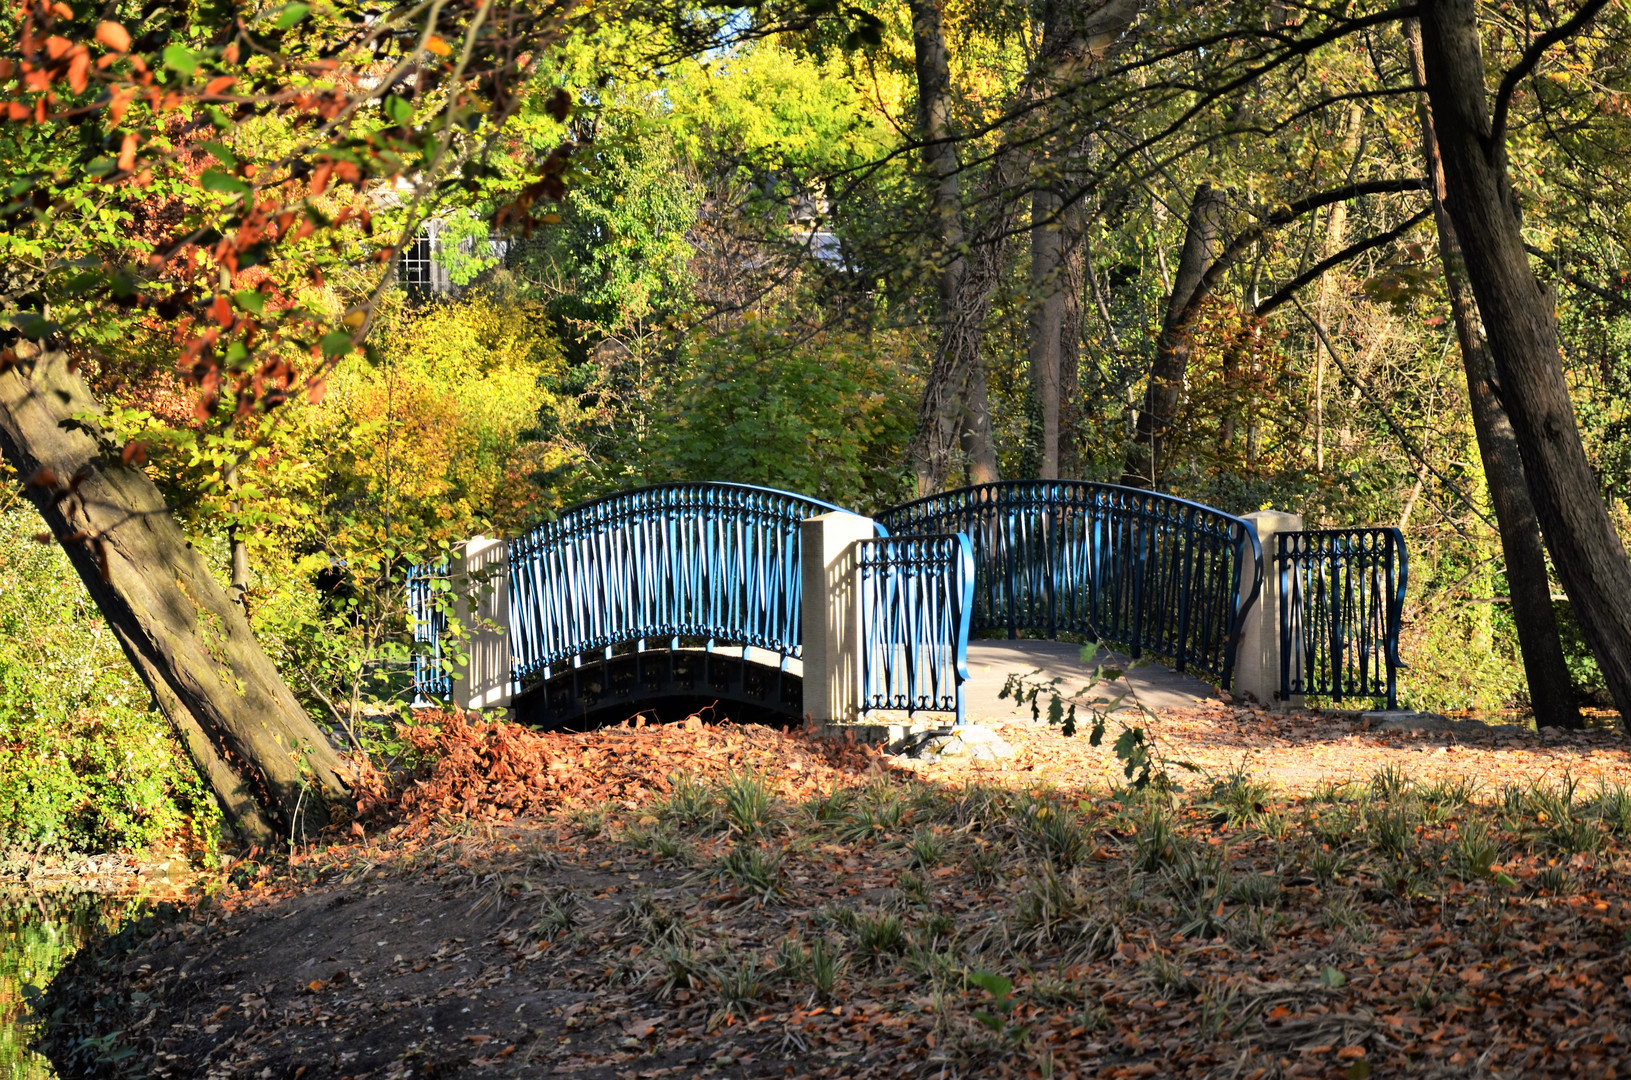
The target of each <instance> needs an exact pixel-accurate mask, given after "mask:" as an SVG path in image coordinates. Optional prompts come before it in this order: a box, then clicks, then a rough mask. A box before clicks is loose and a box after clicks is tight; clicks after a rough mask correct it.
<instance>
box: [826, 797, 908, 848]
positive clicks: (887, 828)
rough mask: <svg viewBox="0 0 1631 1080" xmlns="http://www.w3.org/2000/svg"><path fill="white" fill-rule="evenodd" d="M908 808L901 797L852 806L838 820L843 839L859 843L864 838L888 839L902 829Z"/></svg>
mask: <svg viewBox="0 0 1631 1080" xmlns="http://www.w3.org/2000/svg"><path fill="white" fill-rule="evenodd" d="M905 816H906V808H905V807H904V806H902V805H901V804H900V800H899V799H887V800H885V801H883V802H868V803H866V804H864V805H861V806H856V807H852V808H851V809H850V810H849V811H848V812H846V813H845V814H844V816H843V817H842V818H840V819H839V821H838V836H839V839H841V840H846V841H848V842H850V843H852V844H853V843H858V842H860V841H862V840H875V839H886V838H888V837H890V836H892V835H894V833H895V832H896V831H898V830H899V829H900V826H901V822H902V820H903V819H904V818H905Z"/></svg>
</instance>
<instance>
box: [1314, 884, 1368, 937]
mask: <svg viewBox="0 0 1631 1080" xmlns="http://www.w3.org/2000/svg"><path fill="white" fill-rule="evenodd" d="M1320 923H1321V925H1323V926H1325V927H1326V928H1327V929H1329V930H1340V931H1342V932H1344V933H1346V934H1347V935H1348V937H1349V938H1350V939H1351V940H1353V941H1359V942H1365V941H1369V940H1370V939H1371V921H1370V915H1369V914H1368V913H1367V912H1366V911H1365V906H1364V905H1363V904H1361V903H1360V902H1359V901H1358V900H1357V899H1356V898H1355V897H1354V895H1353V894H1352V893H1337V894H1335V895H1332V896H1330V897H1328V898H1327V899H1326V901H1325V903H1324V904H1323V905H1322V906H1321V907H1320Z"/></svg>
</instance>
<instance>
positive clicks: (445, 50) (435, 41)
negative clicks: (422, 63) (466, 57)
mask: <svg viewBox="0 0 1631 1080" xmlns="http://www.w3.org/2000/svg"><path fill="white" fill-rule="evenodd" d="M425 50H426V51H427V52H433V53H435V54H436V55H437V56H451V55H453V46H451V45H449V44H448V43H447V42H445V41H443V40H442V39H441V38H440V37H438V36H437V35H435V34H432V35H431V36H430V37H428V38H426V39H425Z"/></svg>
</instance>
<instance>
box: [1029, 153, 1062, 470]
mask: <svg viewBox="0 0 1631 1080" xmlns="http://www.w3.org/2000/svg"><path fill="white" fill-rule="evenodd" d="M1062 203H1063V200H1062V199H1060V197H1059V193H1058V192H1057V191H1055V190H1053V189H1052V187H1051V186H1048V185H1046V184H1044V185H1040V186H1038V187H1037V189H1036V190H1035V191H1033V192H1032V193H1031V320H1030V330H1031V342H1030V348H1029V350H1028V357H1027V359H1028V360H1029V362H1030V369H1031V393H1033V394H1034V395H1035V396H1036V404H1037V411H1038V412H1040V413H1041V416H1042V447H1041V451H1042V452H1041V455H1040V458H1039V460H1038V462H1037V467H1036V475H1037V477H1038V478H1039V479H1042V480H1056V479H1058V477H1059V401H1060V392H1059V348H1060V338H1061V335H1062V332H1063V329H1064V323H1065V290H1064V282H1063V281H1062V280H1061V276H1062V275H1061V274H1060V270H1061V268H1062V266H1063V263H1064V235H1063V230H1062V228H1061V222H1060V220H1059V212H1060V209H1061V207H1062Z"/></svg>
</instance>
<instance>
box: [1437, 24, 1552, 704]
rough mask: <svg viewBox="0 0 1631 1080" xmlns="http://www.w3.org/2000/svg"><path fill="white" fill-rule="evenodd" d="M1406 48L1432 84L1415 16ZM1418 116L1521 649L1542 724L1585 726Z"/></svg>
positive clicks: (1512, 438)
mask: <svg viewBox="0 0 1631 1080" xmlns="http://www.w3.org/2000/svg"><path fill="white" fill-rule="evenodd" d="M1405 44H1406V46H1407V47H1408V49H1409V52H1410V66H1411V70H1412V71H1413V72H1414V74H1415V78H1416V82H1417V83H1418V84H1420V85H1425V83H1426V81H1427V73H1426V71H1425V70H1424V69H1423V67H1422V56H1421V26H1420V24H1418V23H1417V22H1416V21H1415V20H1413V19H1412V20H1409V21H1407V22H1406V24H1405ZM1417 113H1418V115H1419V116H1420V119H1421V134H1422V157H1423V159H1424V160H1425V162H1426V165H1427V180H1428V185H1429V191H1431V192H1432V195H1433V220H1434V221H1435V222H1436V223H1437V225H1438V249H1439V261H1440V262H1442V263H1443V264H1444V286H1445V291H1446V292H1447V293H1449V297H1450V314H1451V315H1452V316H1453V317H1454V319H1455V333H1456V340H1457V341H1458V342H1459V344H1460V346H1461V364H1462V367H1464V368H1465V369H1466V372H1467V400H1468V402H1469V403H1470V405H1471V407H1472V426H1473V431H1474V432H1475V434H1476V435H1477V438H1478V456H1479V457H1480V458H1481V459H1482V461H1483V463H1484V477H1485V480H1486V482H1487V483H1488V485H1489V496H1490V503H1491V504H1492V505H1493V506H1494V508H1495V522H1496V526H1497V528H1498V529H1499V530H1500V534H1501V555H1502V558H1503V559H1504V561H1505V564H1506V581H1507V590H1508V592H1509V594H1510V595H1511V598H1512V621H1513V622H1514V623H1516V624H1517V628H1518V647H1519V651H1520V652H1521V653H1522V654H1523V668H1524V675H1525V677H1526V678H1527V679H1528V683H1529V700H1530V702H1531V703H1532V704H1533V706H1534V709H1535V723H1536V724H1538V725H1539V726H1541V727H1563V728H1578V727H1581V726H1582V724H1583V721H1582V720H1581V718H1580V708H1579V705H1578V703H1577V701H1576V698H1575V693H1574V683H1573V680H1571V679H1570V678H1569V669H1568V665H1567V663H1566V662H1565V661H1564V658H1563V640H1562V638H1561V637H1560V636H1559V634H1558V630H1557V612H1556V611H1555V610H1553V608H1552V583H1551V579H1550V578H1549V577H1548V576H1547V573H1546V551H1545V548H1544V547H1543V545H1542V543H1541V538H1540V521H1539V519H1538V518H1537V517H1536V516H1535V505H1534V503H1532V502H1531V501H1530V500H1529V489H1528V487H1527V481H1526V480H1525V479H1524V473H1523V458H1522V456H1521V455H1520V454H1519V452H1518V440H1517V436H1516V435H1515V434H1514V433H1513V431H1512V421H1511V419H1510V418H1509V417H1508V416H1507V414H1506V409H1504V408H1503V407H1502V406H1501V401H1500V398H1499V397H1498V396H1497V395H1496V392H1495V372H1494V365H1493V363H1492V362H1491V360H1490V356H1489V349H1488V346H1487V345H1486V343H1485V341H1484V339H1483V334H1482V333H1481V332H1480V331H1479V328H1478V313H1477V310H1476V307H1475V304H1476V301H1475V300H1474V298H1473V295H1472V286H1471V285H1469V284H1468V282H1467V270H1466V267H1465V265H1464V264H1463V263H1462V259H1461V247H1460V244H1459V242H1458V241H1457V239H1456V234H1455V224H1454V223H1453V222H1452V221H1451V220H1450V217H1449V214H1448V213H1446V211H1445V207H1444V168H1443V165H1442V163H1441V162H1440V161H1439V153H1438V139H1437V138H1436V136H1435V135H1434V133H1433V113H1432V109H1431V108H1430V107H1429V105H1428V102H1427V100H1426V98H1425V97H1424V98H1422V99H1420V100H1419V101H1418V103H1417Z"/></svg>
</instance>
